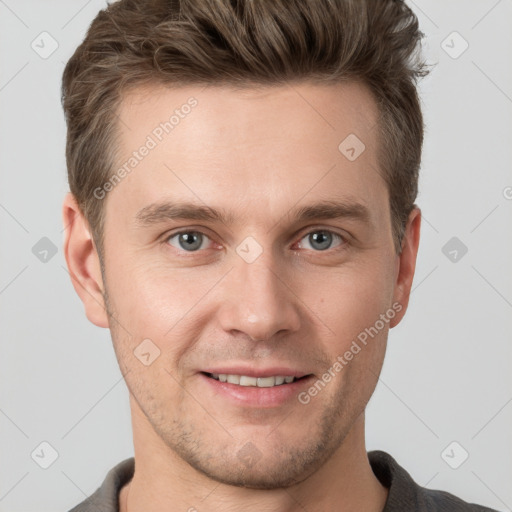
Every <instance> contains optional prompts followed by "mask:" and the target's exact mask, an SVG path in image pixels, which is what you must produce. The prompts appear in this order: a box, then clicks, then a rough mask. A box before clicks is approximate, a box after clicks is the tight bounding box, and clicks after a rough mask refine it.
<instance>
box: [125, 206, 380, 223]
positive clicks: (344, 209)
mask: <svg viewBox="0 0 512 512" xmlns="http://www.w3.org/2000/svg"><path fill="white" fill-rule="evenodd" d="M285 216H286V217H288V218H295V221H296V222H304V221H310V220H320V219H324V220H327V219H340V218H348V219H353V220H356V221H359V222H361V223H364V224H368V225H371V215H370V210H369V209H368V208H367V207H366V206H365V205H363V204H361V203H359V202H357V201H353V200H324V201H320V202H317V203H314V204H309V205H306V206H301V207H300V208H296V209H292V210H290V211H289V212H288V213H287V214H285ZM235 219H236V216H235V215H234V214H233V213H231V212H228V211H226V210H224V209H216V208H212V207H210V206H204V205H198V204H195V203H190V202H167V201H162V202H156V203H152V204H150V205H148V206H145V207H144V208H142V209H141V210H139V211H138V212H137V214H136V215H135V220H136V223H137V224H138V225H139V226H141V227H145V226H151V225H153V224H160V223H162V222H165V221H169V220H187V221H188V220H198V221H207V222H212V223H214V222H221V223H223V224H226V225H233V224H234V223H235Z"/></svg>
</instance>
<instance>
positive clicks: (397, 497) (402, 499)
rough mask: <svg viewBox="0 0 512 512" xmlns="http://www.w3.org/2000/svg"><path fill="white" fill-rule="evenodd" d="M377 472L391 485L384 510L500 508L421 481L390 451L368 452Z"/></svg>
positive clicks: (428, 511)
mask: <svg viewBox="0 0 512 512" xmlns="http://www.w3.org/2000/svg"><path fill="white" fill-rule="evenodd" d="M368 460H369V462H370V465H371V467H372V470H373V472H374V473H375V476H376V477H377V478H378V479H379V481H380V482H381V484H382V485H384V487H387V488H388V489H389V494H388V499H387V501H386V505H385V507H384V510H383V512H401V511H404V512H405V511H407V512H413V511H417V512H498V511H496V510H494V509H490V508H486V507H484V506H482V505H477V504H475V503H468V502H466V501H464V500H462V499H461V498H458V497H457V496H454V495H453V494H451V493H449V492H446V491H441V490H435V489H427V488H425V487H422V486H420V485H418V484H417V483H416V482H415V481H414V480H413V479H412V477H411V475H410V474H409V473H408V472H407V471H406V470H405V469H404V468H403V467H401V466H400V465H399V464H398V463H397V461H396V460H395V459H394V458H393V457H392V456H391V455H389V454H388V453H386V452H383V451H381V450H374V451H371V452H368Z"/></svg>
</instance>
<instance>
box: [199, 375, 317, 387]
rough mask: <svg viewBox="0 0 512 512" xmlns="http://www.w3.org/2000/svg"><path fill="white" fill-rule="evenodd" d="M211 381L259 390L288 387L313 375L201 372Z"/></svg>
mask: <svg viewBox="0 0 512 512" xmlns="http://www.w3.org/2000/svg"><path fill="white" fill-rule="evenodd" d="M201 373H202V374H203V375H206V376H207V377H209V378H210V379H214V380H217V381H219V382H227V383H228V384H235V385H237V386H241V387H258V388H273V387H277V386H286V385H287V384H293V383H294V382H297V381H299V380H302V379H307V378H308V377H310V376H311V374H308V375H304V376H302V377H294V376H292V375H271V376H266V377H256V376H249V375H235V374H227V373H209V372H201Z"/></svg>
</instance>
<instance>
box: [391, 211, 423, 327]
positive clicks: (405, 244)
mask: <svg viewBox="0 0 512 512" xmlns="http://www.w3.org/2000/svg"><path fill="white" fill-rule="evenodd" d="M420 226H421V210H420V209H419V208H418V207H417V206H415V207H414V209H413V210H412V212H411V213H410V214H409V218H408V220H407V225H406V227H405V233H404V238H403V240H402V253H401V254H400V255H398V256H397V265H396V272H395V276H396V277H395V290H394V293H393V304H395V303H397V302H398V303H399V304H401V306H402V309H400V311H398V312H397V314H396V315H395V317H394V318H393V319H392V320H390V322H389V324H390V327H395V326H396V325H398V324H399V323H400V321H401V320H402V318H403V317H404V315H405V312H406V310H407V306H408V304H409V296H410V294H411V286H412V281H413V278H414V271H415V269H416V256H417V254H418V247H419V244H420Z"/></svg>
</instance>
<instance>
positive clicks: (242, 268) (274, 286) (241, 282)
mask: <svg viewBox="0 0 512 512" xmlns="http://www.w3.org/2000/svg"><path fill="white" fill-rule="evenodd" d="M264 255H265V252H264V253H263V254H262V255H260V257H259V258H258V259H257V260H256V261H253V262H252V263H247V262H246V261H244V260H243V259H241V258H240V259H239V260H238V261H235V268H234V269H233V270H232V271H231V272H230V273H229V276H228V278H227V279H226V280H225V281H224V283H223V287H222V290H221V297H220V301H221V305H220V309H219V311H218V320H219V322H220V324H221V328H222V329H223V330H224V331H225V332H229V333H230V334H231V335H233V336H240V333H243V334H245V336H247V337H248V338H250V339H251V340H252V341H268V340H272V339H274V338H276V337H277V336H278V335H279V336H284V335H286V333H288V334H290V333H293V332H296V331H298V330H299V328H300V318H301V316H300V311H299V307H300V300H299V299H298V297H297V296H296V295H295V294H294V292H293V283H292V282H290V275H291V274H290V272H286V273H283V272H282V271H279V270H278V269H277V268H276V265H274V264H273V261H272V258H271V257H265V256H264ZM285 274H286V275H285Z"/></svg>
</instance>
